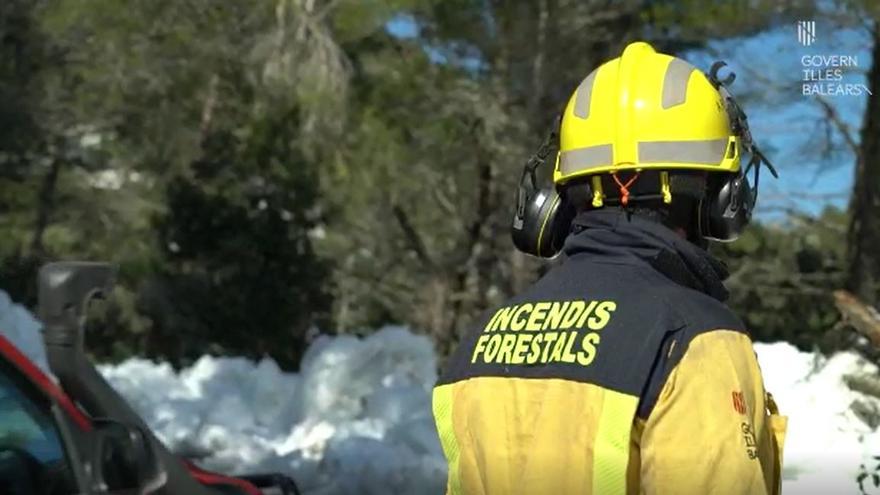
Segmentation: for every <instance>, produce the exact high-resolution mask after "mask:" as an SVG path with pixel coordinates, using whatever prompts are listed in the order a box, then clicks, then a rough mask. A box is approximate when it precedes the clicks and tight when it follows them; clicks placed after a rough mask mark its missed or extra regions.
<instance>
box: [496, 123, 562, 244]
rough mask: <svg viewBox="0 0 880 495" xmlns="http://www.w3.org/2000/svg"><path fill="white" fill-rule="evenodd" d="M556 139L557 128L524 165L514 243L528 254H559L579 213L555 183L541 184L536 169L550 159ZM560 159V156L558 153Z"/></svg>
mask: <svg viewBox="0 0 880 495" xmlns="http://www.w3.org/2000/svg"><path fill="white" fill-rule="evenodd" d="M556 141H557V134H556V131H555V130H554V131H551V132H550V134H549V135H548V136H547V138H546V139H545V140H544V142H543V143H542V144H541V147H540V148H538V151H537V152H535V154H534V155H532V156H531V157H530V158H529V161H528V162H526V165H525V166H524V167H523V172H522V175H521V176H520V179H519V188H518V191H517V196H516V213H515V214H514V216H513V222H512V224H511V226H510V236H511V238H512V239H513V245H514V246H516V248H517V249H519V250H520V251H522V252H523V253H525V254H529V255H532V256H537V257H540V258H552V257H554V256H556V255H557V254H559V252H560V251H561V250H562V244H563V243H564V242H565V238H566V236H568V232H569V230H570V229H571V221H572V220H573V219H574V214H575V212H574V208H573V207H572V206H571V205H570V204H569V202H568V201H566V199H565V197H564V196H563V195H561V194H559V192H558V191H557V190H556V188H555V187H542V188H538V178H537V173H536V170H537V169H538V167H540V166H541V165H543V164H544V163H545V162H546V161H547V157H548V156H550V150H551V148H552V147H553V146H554V145H556ZM556 159H557V161H558V160H559V154H558V153H557V155H556Z"/></svg>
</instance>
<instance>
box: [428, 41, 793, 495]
mask: <svg viewBox="0 0 880 495" xmlns="http://www.w3.org/2000/svg"><path fill="white" fill-rule="evenodd" d="M723 65H724V64H723V62H716V64H715V65H713V66H712V68H711V70H709V71H708V72H707V73H704V72H701V71H700V70H697V69H696V68H694V66H692V65H690V64H689V63H688V62H686V61H684V60H682V59H679V58H675V57H672V56H669V55H665V54H661V53H657V52H655V50H654V49H653V48H652V47H651V46H650V45H648V44H647V43H643V42H637V43H632V44H630V45H629V46H627V47H626V49H625V50H624V51H623V53H622V55H621V56H620V57H618V58H615V59H613V60H611V61H609V62H606V63H605V64H603V65H601V66H600V67H599V68H598V69H596V70H594V71H593V72H592V73H590V74H589V75H588V76H587V77H586V78H585V79H584V80H583V82H581V83H580V85H579V86H578V87H577V89H576V90H575V92H574V94H573V95H572V97H571V98H570V100H569V101H568V104H567V106H566V107H565V110H564V113H563V114H562V116H561V120H560V121H559V124H558V125H559V131H558V134H559V135H558V140H557V137H556V132H555V130H554V132H553V133H551V135H550V136H549V137H548V139H547V141H546V142H545V143H544V145H542V147H541V148H540V149H539V150H538V152H537V153H536V154H535V156H533V157H532V159H531V160H530V161H529V163H528V164H527V165H526V167H525V169H524V171H523V174H522V178H521V181H520V186H519V194H518V202H517V208H516V214H515V217H514V220H513V228H512V232H513V240H514V243H515V245H516V246H517V247H518V248H519V249H520V250H522V251H525V252H527V253H529V254H533V255H536V256H541V257H553V256H555V255H557V254H558V253H561V263H559V264H557V266H556V267H555V268H553V269H552V270H550V271H549V272H548V273H547V274H546V275H545V276H544V277H542V278H541V279H540V280H538V281H537V282H536V283H535V284H534V285H532V286H531V287H530V288H528V289H527V290H525V291H524V292H523V293H522V294H519V295H517V296H515V297H514V298H512V299H511V300H509V301H508V302H506V303H505V304H503V305H502V306H501V307H498V308H495V309H493V310H492V311H490V312H488V313H487V315H486V316H485V318H484V319H483V320H481V321H479V322H478V324H477V325H476V326H475V327H474V328H473V329H472V330H471V331H470V332H468V333H467V334H466V335H465V336H464V337H463V339H462V341H461V343H460V344H459V347H458V348H457V350H456V351H455V352H454V353H453V355H452V356H451V357H450V359H449V361H448V363H447V366H446V369H445V370H444V373H443V374H442V375H441V377H440V380H439V381H438V384H437V386H436V387H435V389H434V393H433V410H434V417H435V420H436V423H437V428H438V433H439V435H440V439H441V443H442V446H443V450H444V454H445V456H446V459H447V462H448V465H449V475H448V483H447V493H449V494H467V495H481V494H492V495H507V494H530V495H536V494H547V495H551V494H552V495H566V494H586V493H592V494H599V495H613V494H627V493H646V494H655V493H656V494H685V495H687V494H700V495H703V494H709V493H711V494H717V495H727V494H743V495H745V494H749V495H752V494H771V493H779V491H780V477H781V463H782V461H781V460H782V444H783V438H784V433H785V420H786V418H785V417H783V416H780V415H779V414H778V411H777V410H776V406H775V404H774V402H773V399H772V397H771V396H770V395H769V394H768V393H767V392H766V391H765V389H764V385H763V380H762V377H761V371H760V369H759V367H758V362H757V360H756V357H755V353H754V351H753V348H752V342H751V339H750V337H749V334H748V331H747V329H746V328H745V326H744V325H743V323H742V322H741V321H740V320H739V319H738V318H737V317H736V316H735V315H734V314H733V313H732V312H731V311H730V310H729V309H728V308H727V307H726V306H725V304H724V301H725V299H726V298H727V295H728V294H727V291H726V289H725V287H724V284H723V281H724V279H725V278H726V276H727V271H726V269H725V267H724V265H723V264H722V263H721V262H719V261H717V260H716V259H714V258H713V257H712V256H711V255H710V254H709V253H708V252H707V251H706V247H707V244H708V241H709V240H719V241H731V240H734V239H736V238H737V236H738V235H739V233H740V232H741V231H742V229H743V228H744V227H745V226H746V224H747V223H748V222H749V219H750V217H751V212H752V209H753V207H754V203H755V199H756V194H755V191H756V190H757V189H756V188H757V180H758V173H759V170H760V169H761V167H762V166H766V167H768V168H769V170H770V171H771V172H772V173H773V175H774V176H775V175H776V173H775V171H774V170H773V168H772V166H771V165H770V164H769V162H767V161H766V158H765V157H764V155H763V154H762V153H761V152H760V150H759V149H758V147H757V146H756V144H755V142H754V140H753V139H752V136H751V134H750V132H749V128H748V123H747V120H746V116H745V114H744V113H743V111H742V109H741V108H740V107H739V105H738V104H737V103H736V101H735V100H734V99H733V96H732V95H731V94H730V92H729V90H728V85H729V84H730V83H731V82H732V80H733V77H734V75H733V74H732V73H730V74H728V76H727V77H725V78H721V77H719V72H721V70H722V67H723ZM556 147H558V152H557V153H556V155H555V166H554V169H553V182H554V186H553V187H552V188H539V187H538V186H537V185H536V184H537V179H536V175H537V169H538V168H539V167H540V165H541V164H542V163H544V161H545V158H547V157H550V156H551V153H550V150H551V149H552V148H556ZM547 163H548V166H549V164H550V163H551V161H548V162H547ZM750 171H753V172H754V175H753V182H754V183H755V189H753V188H752V187H751V185H750V181H749V180H748V177H749V176H750V175H751V174H749V172H750Z"/></svg>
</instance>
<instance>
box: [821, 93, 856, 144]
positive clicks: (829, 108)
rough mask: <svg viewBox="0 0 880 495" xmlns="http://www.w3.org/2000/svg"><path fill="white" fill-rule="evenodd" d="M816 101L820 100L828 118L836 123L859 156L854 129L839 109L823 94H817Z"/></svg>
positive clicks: (847, 142) (845, 139)
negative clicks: (839, 112)
mask: <svg viewBox="0 0 880 495" xmlns="http://www.w3.org/2000/svg"><path fill="white" fill-rule="evenodd" d="M816 101H817V102H819V105H821V106H822V110H823V111H824V112H825V116H826V117H828V120H830V121H831V123H832V124H834V127H836V128H837V131H838V132H840V134H841V135H842V136H843V139H844V141H846V145H847V146H849V148H850V150H852V152H853V154H855V156H859V152H860V150H859V143H858V141H856V139H855V138H854V137H853V134H852V130H851V129H850V128H849V125H847V123H846V122H844V121H843V119H841V118H840V115H839V114H838V113H837V110H836V109H835V108H834V106H833V105H831V103H830V102H829V101H828V99H827V98H825V97H823V96H817V97H816Z"/></svg>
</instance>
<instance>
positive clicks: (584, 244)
mask: <svg viewBox="0 0 880 495" xmlns="http://www.w3.org/2000/svg"><path fill="white" fill-rule="evenodd" d="M563 253H565V255H566V256H568V257H571V256H575V255H588V256H590V257H591V258H593V259H596V260H604V261H607V262H609V263H633V262H635V263H639V262H642V263H647V264H648V265H650V266H651V267H653V268H654V269H655V270H657V271H658V272H660V273H662V274H663V275H664V276H666V277H667V278H669V279H671V280H672V281H673V282H675V283H677V284H680V285H683V286H686V287H690V288H692V289H695V290H698V291H700V292H703V293H705V294H708V295H709V296H711V297H713V298H715V299H717V300H719V301H722V302H723V301H725V300H726V299H727V296H728V292H727V289H726V288H725V287H724V283H723V281H724V279H726V278H727V276H728V271H727V267H726V266H725V265H724V264H723V263H722V262H721V261H719V260H717V259H716V258H714V257H713V256H712V255H710V254H709V253H708V252H706V250H704V249H702V248H700V247H699V246H696V245H695V244H693V243H691V242H688V241H687V240H685V239H683V238H682V237H681V236H679V235H678V234H676V233H675V232H673V231H672V230H670V229H668V228H667V227H665V226H664V225H662V224H660V223H658V222H655V221H653V220H650V219H646V218H642V217H640V216H638V215H635V214H632V213H628V212H626V211H623V210H620V209H600V210H592V211H587V212H583V213H580V214H579V215H578V216H577V217H575V219H574V221H573V222H572V234H571V235H569V236H568V238H567V239H566V241H565V246H564V247H563Z"/></svg>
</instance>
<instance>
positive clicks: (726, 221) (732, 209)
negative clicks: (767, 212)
mask: <svg viewBox="0 0 880 495" xmlns="http://www.w3.org/2000/svg"><path fill="white" fill-rule="evenodd" d="M712 175H715V174H712ZM713 179H714V181H713V183H711V184H710V185H709V191H708V193H707V194H706V197H705V198H704V199H703V200H702V202H701V204H700V214H699V222H700V234H701V235H702V236H703V237H704V238H706V239H710V240H714V241H721V242H730V241H735V240H736V239H737V238H738V237H739V235H740V234H741V233H742V231H743V229H745V227H746V225H748V223H749V221H750V220H751V219H752V210H753V209H754V206H755V196H754V194H753V193H752V188H751V186H750V185H749V180H748V178H747V177H746V176H745V175H744V174H743V172H742V171H740V172H736V173H730V174H718V175H717V176H715V177H713Z"/></svg>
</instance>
